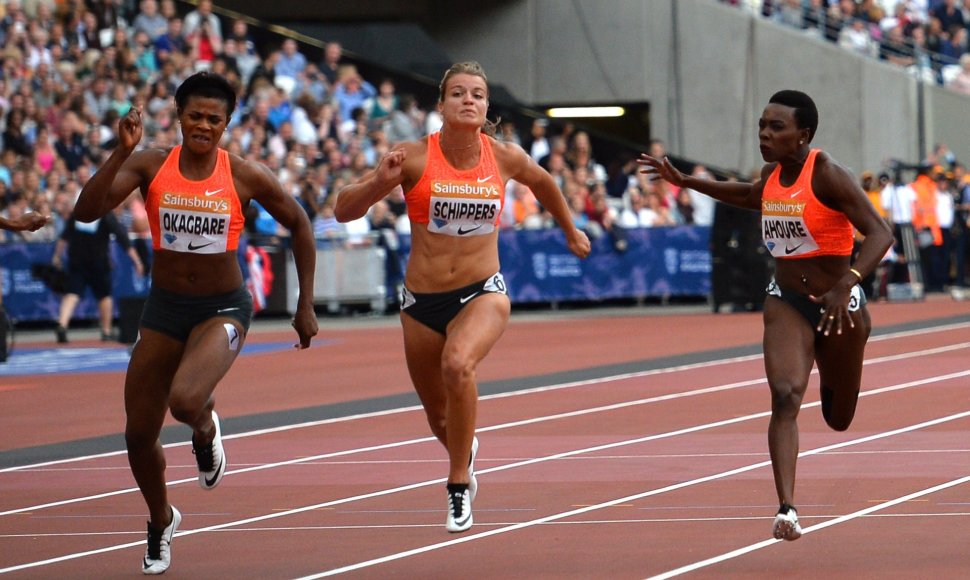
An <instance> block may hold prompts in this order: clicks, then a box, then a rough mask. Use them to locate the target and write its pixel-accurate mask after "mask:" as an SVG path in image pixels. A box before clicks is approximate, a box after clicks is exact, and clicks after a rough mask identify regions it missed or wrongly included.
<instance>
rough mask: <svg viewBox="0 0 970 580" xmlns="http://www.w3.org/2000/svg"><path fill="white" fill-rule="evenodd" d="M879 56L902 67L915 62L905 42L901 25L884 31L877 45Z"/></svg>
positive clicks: (911, 50) (910, 49) (911, 51)
mask: <svg viewBox="0 0 970 580" xmlns="http://www.w3.org/2000/svg"><path fill="white" fill-rule="evenodd" d="M879 58H880V59H882V60H885V61H888V62H890V63H892V64H895V65H897V66H903V67H906V66H911V65H913V64H914V63H915V62H916V58H915V56H914V54H913V49H912V48H911V47H910V45H908V44H907V43H906V36H905V33H904V32H903V26H902V25H897V26H894V27H893V28H890V29H889V30H887V31H886V34H885V36H883V40H882V42H881V43H880V45H879Z"/></svg>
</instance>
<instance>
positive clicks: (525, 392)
mask: <svg viewBox="0 0 970 580" xmlns="http://www.w3.org/2000/svg"><path fill="white" fill-rule="evenodd" d="M952 326H955V327H963V326H970V325H952ZM940 328H942V327H940ZM925 333H926V332H925V331H910V332H905V333H896V334H895V335H893V336H892V338H906V337H908V336H912V335H917V334H925ZM887 336H888V335H887ZM870 342H871V339H870ZM968 347H970V342H960V343H956V344H951V345H946V346H942V347H937V348H929V349H924V350H919V351H913V352H908V353H902V354H898V355H889V356H882V357H875V358H871V359H867V360H865V361H864V362H863V365H864V366H869V365H874V364H882V363H886V362H894V361H899V360H905V359H910V358H920V357H924V356H930V355H933V354H942V353H945V352H950V351H954V350H961V349H965V348H968ZM759 358H761V355H749V356H743V357H734V358H726V359H719V360H714V361H707V362H703V363H694V364H689V365H678V366H672V367H665V368H662V369H652V370H649V371H639V372H634V373H622V374H618V375H610V376H606V377H599V378H596V379H586V380H582V381H572V382H568V383H557V384H554V385H547V386H544V387H535V388H532V389H522V390H519V391H514V392H511V393H497V394H494V395H484V396H482V397H479V400H480V401H488V400H493V399H502V398H507V397H518V396H522V395H531V394H535V393H544V392H549V391H555V390H561V389H571V388H575V387H584V386H590V385H597V384H603V383H611V382H616V381H622V380H627V379H636V378H642V377H647V376H652V375H661V374H669V373H675V372H685V371H690V370H698V369H704V368H708V367H715V366H721V365H725V364H733V363H739V362H748V361H751V360H756V359H759ZM817 373H818V370H817V369H812V374H817ZM765 381H766V379H765V378H763V377H762V378H757V379H750V380H747V381H741V382H737V383H731V384H727V385H720V386H715V387H708V388H703V389H695V390H693V391H686V392H682V393H672V394H669V395H663V396H659V397H656V398H655V400H656V401H665V400H671V399H676V398H680V397H686V396H694V395H704V394H709V393H716V392H719V391H723V390H728V389H734V388H740V387H746V386H751V385H757V384H761V383H764V382H765ZM418 410H421V406H420V405H412V406H409V407H399V408H397V409H388V410H385V411H374V412H370V413H359V414H356V415H348V416H346V417H336V418H332V419H322V420H320V421H308V422H305V423H297V424H293V425H282V426H279V427H271V428H267V429H258V430H254V431H246V432H244V433H234V434H232V435H225V436H224V437H223V439H224V440H230V439H243V438H247V437H255V436H259V435H266V434H269V433H280V432H286V431H292V430H294V429H303V428H307V427H319V426H322V425H331V424H334V423H343V422H349V421H356V420H360V419H372V418H375V417H385V416H388V415H394V414H399V413H406V412H410V411H418ZM604 410H608V409H605V408H604ZM510 425H511V424H510ZM479 430H481V429H479ZM429 440H433V438H431V437H427V438H419V439H413V440H411V441H405V442H401V443H394V444H389V447H397V446H399V445H412V444H416V443H424V442H426V441H429ZM190 443H191V442H190V441H183V442H180V443H169V444H167V445H164V446H163V447H164V448H165V449H172V448H176V447H187V446H188V445H189V444H190ZM386 448H388V446H375V447H363V448H360V449H358V450H353V451H355V452H356V451H359V452H367V451H375V450H379V449H386ZM125 453H126V451H124V450H119V451H110V452H106V453H99V454H94V455H83V456H78V457H69V458H66V459H57V460H53V461H45V462H41V463H32V464H29V465H18V466H15V467H5V468H2V469H0V474H3V473H10V472H15V471H28V470H32V469H37V468H41V467H50V466H53V465H63V464H65V463H76V462H80V461H88V460H93V459H103V458H106V457H117V456H119V455H123V454H125ZM297 461H300V460H297ZM289 464H291V463H290V462H282V463H280V465H289ZM238 472H239V471H229V472H227V475H229V474H232V473H238ZM191 481H196V479H195V478H186V479H184V480H178V481H173V482H170V483H169V484H170V485H172V484H176V483H187V482H191ZM118 493H131V492H130V491H129V490H120V491H119V492H118ZM111 495H115V493H112V494H111ZM97 497H101V496H97ZM5 514H6V512H0V516H2V515H5Z"/></svg>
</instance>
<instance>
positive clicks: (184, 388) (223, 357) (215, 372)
mask: <svg viewBox="0 0 970 580" xmlns="http://www.w3.org/2000/svg"><path fill="white" fill-rule="evenodd" d="M245 340H246V333H245V331H244V330H243V329H242V327H241V326H240V324H239V323H238V322H237V321H235V320H233V319H231V318H226V317H216V318H210V319H209V320H206V321H205V322H202V323H201V324H199V325H198V326H196V327H195V328H194V329H193V330H192V333H191V334H190V335H189V339H188V340H187V341H186V343H185V352H184V354H183V355H182V362H181V363H180V364H179V369H178V371H177V372H176V373H175V378H174V379H173V381H172V393H171V398H172V406H173V407H174V406H175V405H176V404H182V405H184V406H186V407H187V408H190V409H194V410H197V409H199V408H201V405H202V404H204V403H205V402H206V401H207V400H208V399H209V397H210V396H211V395H212V391H213V390H214V389H215V387H216V385H217V384H218V383H219V381H220V380H221V379H222V377H224V376H225V375H226V373H227V372H228V371H229V368H230V367H231V366H232V363H233V361H235V360H236V357H237V356H239V352H240V351H241V350H242V347H243V343H244V341H245Z"/></svg>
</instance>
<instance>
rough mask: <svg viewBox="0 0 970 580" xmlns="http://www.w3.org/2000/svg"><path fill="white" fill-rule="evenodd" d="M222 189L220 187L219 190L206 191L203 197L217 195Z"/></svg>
mask: <svg viewBox="0 0 970 580" xmlns="http://www.w3.org/2000/svg"><path fill="white" fill-rule="evenodd" d="M223 189H225V187H220V188H219V189H215V190H212V191H209V190H208V189H207V190H205V196H206V197H209V196H210V195H215V194H217V193H219V192H220V191H222V190H223Z"/></svg>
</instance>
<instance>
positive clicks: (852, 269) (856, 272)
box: [849, 268, 862, 282]
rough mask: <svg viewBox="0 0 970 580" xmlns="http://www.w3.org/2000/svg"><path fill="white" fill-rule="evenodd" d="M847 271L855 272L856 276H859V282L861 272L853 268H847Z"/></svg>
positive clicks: (860, 280)
mask: <svg viewBox="0 0 970 580" xmlns="http://www.w3.org/2000/svg"><path fill="white" fill-rule="evenodd" d="M849 271H850V272H852V273H853V274H855V275H856V277H858V278H859V282H862V274H860V273H859V271H858V270H856V269H855V268H849Z"/></svg>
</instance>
